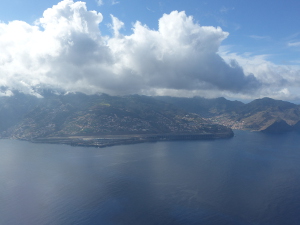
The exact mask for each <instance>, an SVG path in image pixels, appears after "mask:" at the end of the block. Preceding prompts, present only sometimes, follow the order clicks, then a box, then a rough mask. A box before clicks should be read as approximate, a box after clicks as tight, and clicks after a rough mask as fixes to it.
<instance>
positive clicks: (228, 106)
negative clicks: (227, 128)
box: [154, 96, 244, 118]
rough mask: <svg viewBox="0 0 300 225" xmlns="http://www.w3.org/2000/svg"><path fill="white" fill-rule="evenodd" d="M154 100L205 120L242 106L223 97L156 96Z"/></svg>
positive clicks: (240, 103) (242, 104)
mask: <svg viewBox="0 0 300 225" xmlns="http://www.w3.org/2000/svg"><path fill="white" fill-rule="evenodd" d="M154 98H155V99H158V100H161V101H164V102H167V103H170V104H172V105H175V106H177V107H179V108H182V109H184V110H186V111H188V112H191V113H197V114H199V115H201V116H202V117H205V118H211V117H213V116H218V115H222V114H225V113H231V112H234V111H235V110H237V109H238V108H240V107H242V106H244V103H242V102H240V101H230V100H227V99H225V98H223V97H220V98H214V99H206V98H201V97H193V98H179V97H169V96H156V97H154Z"/></svg>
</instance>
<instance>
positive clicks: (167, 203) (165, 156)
mask: <svg viewBox="0 0 300 225" xmlns="http://www.w3.org/2000/svg"><path fill="white" fill-rule="evenodd" d="M235 133H236V136H235V137H234V138H233V139H229V140H216V141H177V142H157V143H144V144H136V145H125V146H114V147H108V148H103V149H96V148H84V147H71V146H65V145H49V144H33V143H29V142H23V141H15V140H0V224H1V225H2V224H3V225H15V224H16V225H27V224H28V225H42V224H51V225H52V224H57V225H61V224H64V225H68V224H88V225H93V224H103V225H115V224H116V225H121V224H126V225H127V224H130V225H143V224H146V225H147V224H151V225H152V224H153V225H154V224H155V225H160V224H161V225H167V224H170V225H177V224H178V225H179V224H216V225H223V224H228V225H234V224H246V225H248V224H249V225H250V224H268V225H269V224H290V225H291V224H297V225H298V224H299V221H300V213H299V212H300V134H294V133H290V134H286V135H266V134H261V133H251V132H244V131H236V132H235Z"/></svg>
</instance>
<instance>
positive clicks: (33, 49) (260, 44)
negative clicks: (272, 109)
mask: <svg viewBox="0 0 300 225" xmlns="http://www.w3.org/2000/svg"><path fill="white" fill-rule="evenodd" d="M299 9H300V1H299V0H287V1H271V0H264V1H258V0H251V1H250V0H244V1H238V0H222V1H221V0H210V1H201V0H197V1H196V0H195V1H194V0H185V1H183V0H160V1H156V0H151V1H145V0H127V1H125V0H88V1H74V0H63V1H54V0H48V1H37V0H30V1H29V0H22V1H20V0H10V1H2V0H0V87H1V88H0V95H2V96H3V95H11V94H12V91H13V90H19V91H21V92H24V93H28V94H33V95H36V96H39V94H38V91H37V90H39V89H41V88H50V89H55V90H63V91H66V92H76V91H79V92H84V93H87V94H95V93H107V94H112V95H124V94H143V95H169V96H183V97H192V96H202V97H208V98H213V97H220V96H223V97H226V98H229V99H239V100H251V99H256V98H262V97H272V98H276V99H282V100H289V101H295V102H297V101H300V14H299Z"/></svg>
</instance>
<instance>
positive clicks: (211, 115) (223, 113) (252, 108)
mask: <svg viewBox="0 0 300 225" xmlns="http://www.w3.org/2000/svg"><path fill="white" fill-rule="evenodd" d="M155 98H156V99H160V100H162V101H165V102H168V103H170V104H173V105H175V106H177V107H179V108H184V109H185V110H187V111H188V112H192V113H197V114H198V115H200V116H202V117H204V118H207V119H209V120H210V121H212V122H215V123H218V124H222V125H225V126H227V127H230V128H232V129H240V130H253V131H265V132H270V133H280V132H286V131H290V130H299V127H300V123H298V122H299V121H300V106H299V105H296V104H293V103H290V102H286V101H281V100H274V99H271V98H262V99H256V100H254V101H252V102H250V103H248V104H245V103H242V102H239V101H230V100H227V99H225V98H215V99H205V98H200V97H194V98H175V97H155Z"/></svg>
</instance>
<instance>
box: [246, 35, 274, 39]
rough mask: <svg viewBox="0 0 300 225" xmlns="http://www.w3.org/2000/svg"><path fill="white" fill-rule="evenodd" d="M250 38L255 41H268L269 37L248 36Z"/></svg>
mask: <svg viewBox="0 0 300 225" xmlns="http://www.w3.org/2000/svg"><path fill="white" fill-rule="evenodd" d="M250 38H252V39H255V40H269V39H270V37H269V36H259V35H250Z"/></svg>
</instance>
